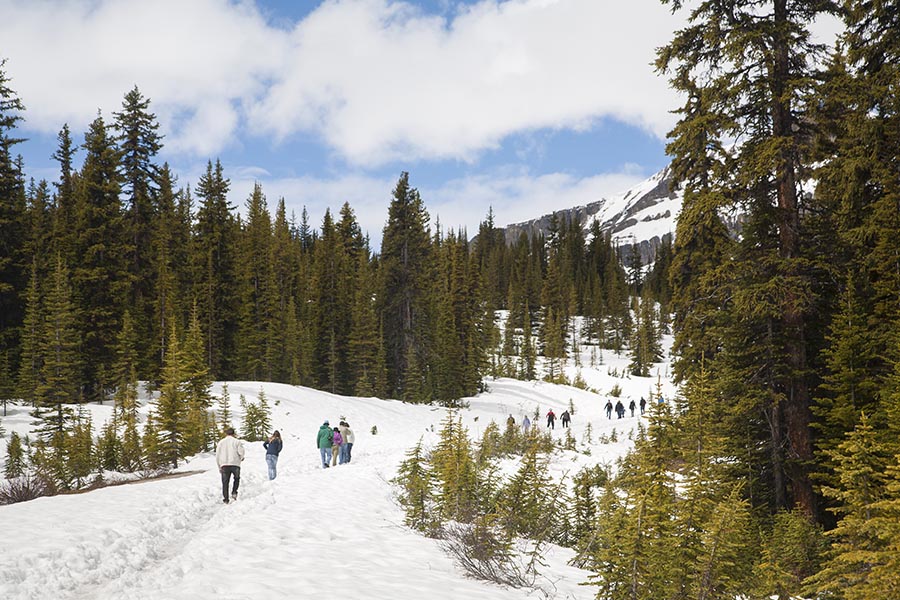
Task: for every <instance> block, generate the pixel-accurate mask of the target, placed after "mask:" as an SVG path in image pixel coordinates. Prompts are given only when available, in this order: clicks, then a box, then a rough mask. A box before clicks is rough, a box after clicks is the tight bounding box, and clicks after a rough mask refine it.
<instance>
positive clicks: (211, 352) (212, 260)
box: [192, 160, 238, 379]
mask: <svg viewBox="0 0 900 600" xmlns="http://www.w3.org/2000/svg"><path fill="white" fill-rule="evenodd" d="M229 187H230V181H229V180H228V179H226V178H225V176H224V174H223V169H222V163H221V162H219V161H218V160H216V164H215V166H213V164H212V162H211V161H210V162H208V163H207V165H206V172H205V173H204V174H203V176H201V177H200V180H199V182H198V184H197V196H198V197H199V199H200V207H199V209H198V210H197V218H196V226H195V233H194V244H193V248H194V252H193V257H192V265H193V270H194V284H193V285H194V298H195V299H196V300H197V307H198V310H199V316H200V322H201V324H202V326H203V335H204V336H205V339H206V361H207V365H208V366H209V371H210V374H211V375H212V377H213V378H214V379H227V378H229V377H230V376H231V375H232V374H233V368H234V366H235V362H236V360H237V357H236V356H235V355H234V349H235V341H236V340H235V335H236V333H237V323H238V321H237V313H236V310H235V308H236V307H235V306H234V304H235V302H234V289H235V284H236V276H237V275H236V266H235V260H236V257H235V241H236V239H237V237H238V236H237V224H236V222H235V219H234V217H233V215H232V214H231V210H232V206H231V205H230V204H229V203H228V189H229Z"/></svg>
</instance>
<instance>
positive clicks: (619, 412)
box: [604, 397, 647, 419]
mask: <svg viewBox="0 0 900 600" xmlns="http://www.w3.org/2000/svg"><path fill="white" fill-rule="evenodd" d="M639 405H640V407H641V414H644V410H645V409H646V408H647V401H646V400H644V398H643V397H641V401H640V404H639ZM637 406H638V405H636V404H635V403H634V398H632V399H631V402H629V403H628V410H630V411H631V416H632V417H633V416H634V409H635V408H637ZM604 408H605V409H606V418H607V419H612V411H613V409H614V408H615V411H616V417H617V418H619V419H623V418H625V405H624V404H622V401H621V400H616V405H615V407H614V406H613V403H612V400H607V401H606V406H605V407H604Z"/></svg>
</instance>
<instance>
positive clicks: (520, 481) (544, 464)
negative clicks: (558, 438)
mask: <svg viewBox="0 0 900 600" xmlns="http://www.w3.org/2000/svg"><path fill="white" fill-rule="evenodd" d="M548 463H549V461H548V459H547V457H546V456H543V455H541V454H539V450H538V446H537V445H536V444H531V445H529V447H528V448H527V449H526V450H525V453H524V454H523V455H522V459H521V462H520V464H519V469H518V471H516V473H515V474H514V475H513V476H512V477H511V478H510V480H509V482H508V483H507V484H506V485H505V486H504V487H503V489H502V490H501V491H500V494H499V495H498V499H499V501H500V506H499V507H498V511H499V513H500V514H501V518H500V521H501V523H502V524H503V527H504V529H506V530H507V531H508V532H510V533H512V534H515V535H519V536H522V537H527V538H531V539H534V540H547V539H551V536H552V534H553V533H555V531H556V528H557V520H558V519H559V514H557V513H558V511H557V507H556V506H555V499H554V491H555V486H554V485H553V482H552V481H551V479H550V474H549V470H548Z"/></svg>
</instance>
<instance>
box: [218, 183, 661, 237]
mask: <svg viewBox="0 0 900 600" xmlns="http://www.w3.org/2000/svg"><path fill="white" fill-rule="evenodd" d="M234 172H236V173H237V175H233V176H232V177H231V183H232V185H231V194H230V199H231V201H232V203H233V204H235V205H237V206H240V207H243V206H244V203H245V201H246V199H247V198H248V197H249V195H250V193H251V191H252V190H253V184H254V183H255V182H257V181H259V182H260V183H261V184H262V186H263V192H264V193H265V194H266V198H267V200H268V204H269V207H270V210H271V211H273V212H274V210H275V206H276V203H277V202H278V199H279V198H282V197H283V198H284V199H285V206H286V208H287V212H288V215H290V213H291V212H292V211H293V212H294V213H295V215H296V217H297V219H299V218H300V214H301V211H302V210H303V207H304V206H306V208H307V211H308V213H309V219H310V224H311V225H312V226H314V227H316V228H319V227H320V226H321V224H322V218H323V216H324V214H325V209H326V208H329V209H330V210H331V214H332V216H335V217H336V216H337V214H338V212H339V211H340V208H341V206H342V205H343V204H344V202H349V203H350V206H351V207H352V208H353V211H354V213H355V214H356V217H357V220H358V221H359V223H360V226H361V228H362V230H363V232H367V233H368V234H369V235H370V237H371V239H372V244H373V248H374V249H375V250H376V251H378V250H379V249H380V245H381V232H382V230H383V229H384V225H385V223H386V222H387V212H388V206H389V204H390V201H391V193H392V191H393V189H394V186H395V185H396V183H397V180H396V178H393V179H389V178H378V177H371V176H368V175H360V174H355V175H348V176H344V177H338V178H332V179H327V178H317V177H299V178H268V177H262V176H259V175H261V174H262V172H261V171H260V170H258V169H255V168H253V167H245V168H240V169H235V170H234ZM646 177H647V174H646V173H642V172H641V171H639V170H638V169H637V168H636V167H627V168H626V169H625V170H623V171H622V172H617V173H605V174H601V175H595V176H591V177H583V178H580V177H575V176H572V175H570V174H566V173H548V174H542V175H534V174H531V173H529V172H527V171H525V170H522V169H501V170H498V171H494V172H490V173H483V174H479V175H475V176H471V177H463V178H459V179H453V180H450V181H447V182H445V183H442V184H439V185H437V186H427V185H425V186H423V185H421V184H419V183H417V182H416V180H415V175H414V174H413V175H412V176H411V179H410V183H411V184H412V185H413V187H416V188H418V189H419V192H420V194H421V196H422V200H423V201H424V202H425V206H426V208H427V210H428V213H429V215H430V216H431V226H432V229H433V228H434V225H435V224H436V223H437V221H438V220H440V223H441V227H442V229H443V230H444V232H447V231H448V230H450V229H454V230H456V231H459V230H462V229H465V230H466V231H467V232H468V235H469V237H471V236H473V235H474V234H475V233H477V231H478V224H479V223H480V222H481V221H482V220H484V218H485V217H486V216H487V213H488V209H489V208H491V207H492V208H493V211H494V222H495V224H496V225H497V226H498V227H502V226H505V225H508V224H511V223H518V222H522V221H526V220H529V219H534V218H537V217H540V216H542V215H545V214H549V213H550V212H552V211H554V210H558V209H561V208H570V207H574V206H582V205H585V204H587V203H589V202H594V201H596V200H600V199H601V198H604V197H606V198H608V197H610V196H612V195H614V194H617V193H620V192H623V191H625V190H627V189H628V188H630V187H632V186H634V185H635V184H637V183H639V182H640V181H642V180H644V179H645V178H646Z"/></svg>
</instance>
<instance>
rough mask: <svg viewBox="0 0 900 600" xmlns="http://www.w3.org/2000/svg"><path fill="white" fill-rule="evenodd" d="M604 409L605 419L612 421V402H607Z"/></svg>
mask: <svg viewBox="0 0 900 600" xmlns="http://www.w3.org/2000/svg"><path fill="white" fill-rule="evenodd" d="M604 408H605V409H606V418H607V419H612V408H613V407H612V400H607V401H606V406H605V407H604Z"/></svg>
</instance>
